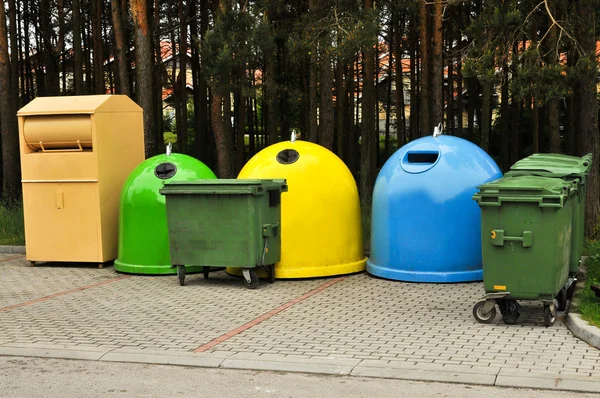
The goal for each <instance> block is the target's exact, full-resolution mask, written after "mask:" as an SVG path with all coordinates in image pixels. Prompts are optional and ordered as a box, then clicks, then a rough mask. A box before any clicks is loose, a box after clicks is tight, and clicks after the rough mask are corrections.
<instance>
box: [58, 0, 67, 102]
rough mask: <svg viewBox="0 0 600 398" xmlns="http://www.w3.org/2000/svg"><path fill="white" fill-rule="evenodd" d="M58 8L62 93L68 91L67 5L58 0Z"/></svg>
mask: <svg viewBox="0 0 600 398" xmlns="http://www.w3.org/2000/svg"><path fill="white" fill-rule="evenodd" d="M56 5H57V7H58V56H59V57H58V60H59V65H60V67H61V82H62V91H63V92H65V91H66V90H67V63H66V62H65V4H64V0H57V2H56Z"/></svg>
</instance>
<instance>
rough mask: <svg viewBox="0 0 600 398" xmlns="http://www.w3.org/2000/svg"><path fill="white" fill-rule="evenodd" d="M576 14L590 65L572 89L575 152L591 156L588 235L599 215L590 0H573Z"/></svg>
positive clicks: (593, 18) (599, 148) (593, 26)
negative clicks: (575, 132) (574, 115)
mask: <svg viewBox="0 0 600 398" xmlns="http://www.w3.org/2000/svg"><path fill="white" fill-rule="evenodd" d="M574 3H575V12H576V15H577V25H576V35H577V36H576V38H577V40H578V42H579V44H580V45H581V47H582V49H583V51H585V53H586V56H587V57H588V58H589V59H590V64H591V66H590V67H589V69H588V70H587V73H585V74H583V75H582V76H581V77H580V78H579V79H578V81H577V83H576V86H575V92H576V95H577V108H578V111H579V112H578V116H579V117H578V118H577V120H578V122H579V126H578V129H577V131H578V133H579V134H578V136H577V141H576V142H577V155H579V156H581V155H583V154H586V153H591V154H592V155H593V160H592V167H591V170H590V174H589V177H588V181H587V183H586V184H587V196H586V207H585V231H586V234H588V236H591V234H592V233H594V232H597V227H598V222H599V215H600V181H599V176H598V172H599V171H600V167H598V163H599V162H600V136H599V133H598V101H597V99H596V74H597V73H596V71H597V60H596V56H595V51H596V13H595V9H594V6H595V3H594V1H592V0H576V1H575V2H574Z"/></svg>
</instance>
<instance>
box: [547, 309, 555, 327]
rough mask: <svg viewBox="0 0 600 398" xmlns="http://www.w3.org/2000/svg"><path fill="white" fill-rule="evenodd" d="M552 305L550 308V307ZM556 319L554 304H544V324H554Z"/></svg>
mask: <svg viewBox="0 0 600 398" xmlns="http://www.w3.org/2000/svg"><path fill="white" fill-rule="evenodd" d="M550 307H552V308H550ZM555 320H556V308H555V307H554V305H552V306H551V305H550V304H544V324H545V325H546V327H548V326H552V325H554V321H555Z"/></svg>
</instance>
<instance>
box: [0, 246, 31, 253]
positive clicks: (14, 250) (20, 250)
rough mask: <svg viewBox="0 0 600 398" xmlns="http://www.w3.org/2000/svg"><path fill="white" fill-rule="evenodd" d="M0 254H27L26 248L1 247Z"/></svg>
mask: <svg viewBox="0 0 600 398" xmlns="http://www.w3.org/2000/svg"><path fill="white" fill-rule="evenodd" d="M0 253H12V254H25V246H0Z"/></svg>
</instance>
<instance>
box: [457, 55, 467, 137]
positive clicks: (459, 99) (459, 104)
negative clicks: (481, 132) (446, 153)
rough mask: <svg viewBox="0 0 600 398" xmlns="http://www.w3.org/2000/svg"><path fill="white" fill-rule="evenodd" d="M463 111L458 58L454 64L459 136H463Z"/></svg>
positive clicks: (460, 67) (461, 82)
mask: <svg viewBox="0 0 600 398" xmlns="http://www.w3.org/2000/svg"><path fill="white" fill-rule="evenodd" d="M464 113H465V107H464V104H463V77H462V61H461V60H460V59H459V60H458V62H457V64H456V132H457V133H456V134H457V135H458V136H459V137H464V134H465V133H464V131H463V117H464Z"/></svg>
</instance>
